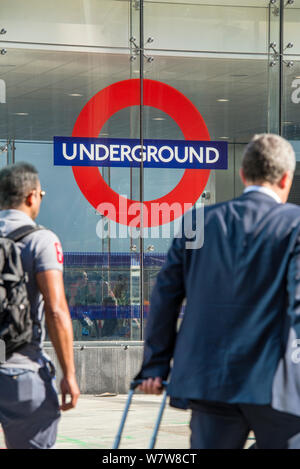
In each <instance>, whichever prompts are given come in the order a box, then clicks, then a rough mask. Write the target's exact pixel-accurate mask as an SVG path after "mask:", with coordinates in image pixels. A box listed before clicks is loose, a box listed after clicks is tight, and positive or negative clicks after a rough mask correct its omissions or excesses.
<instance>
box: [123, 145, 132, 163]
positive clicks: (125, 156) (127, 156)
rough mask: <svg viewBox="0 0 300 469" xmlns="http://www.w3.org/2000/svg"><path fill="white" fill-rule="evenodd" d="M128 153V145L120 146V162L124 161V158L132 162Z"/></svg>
mask: <svg viewBox="0 0 300 469" xmlns="http://www.w3.org/2000/svg"><path fill="white" fill-rule="evenodd" d="M130 151H131V148H130V146H129V145H121V161H124V158H127V159H128V161H132V158H131V156H130Z"/></svg>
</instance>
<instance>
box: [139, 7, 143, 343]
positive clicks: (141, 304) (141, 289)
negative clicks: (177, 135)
mask: <svg viewBox="0 0 300 469" xmlns="http://www.w3.org/2000/svg"><path fill="white" fill-rule="evenodd" d="M143 80H144V0H140V145H141V154H142V151H143V142H144V129H143V127H144V122H143V117H144V107H143V103H144V87H143ZM140 204H141V212H140V220H141V221H140V246H139V247H140V249H139V251H140V252H139V255H140V315H141V328H140V339H141V340H143V339H144V238H143V231H144V211H143V204H144V162H143V158H141V166H140Z"/></svg>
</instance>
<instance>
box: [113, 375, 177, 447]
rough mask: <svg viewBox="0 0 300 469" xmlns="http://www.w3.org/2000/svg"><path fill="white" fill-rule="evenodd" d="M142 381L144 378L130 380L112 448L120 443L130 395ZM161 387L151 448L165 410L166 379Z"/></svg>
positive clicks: (130, 399) (131, 395) (130, 398)
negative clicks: (160, 399) (161, 391)
mask: <svg viewBox="0 0 300 469" xmlns="http://www.w3.org/2000/svg"><path fill="white" fill-rule="evenodd" d="M144 381H145V379H137V380H135V381H132V382H131V383H130V391H129V393H128V398H127V401H126V405H125V409H124V412H123V415H122V419H121V423H120V426H119V430H118V433H117V435H116V438H115V441H114V444H113V447H112V449H118V448H119V444H120V441H121V437H122V433H123V428H124V425H125V421H126V418H127V414H128V411H129V407H130V404H131V401H132V397H133V395H134V393H135V390H136V388H137V387H138V386H139V385H140V384H142V383H143V382H144ZM162 387H163V388H164V393H163V398H162V402H161V405H160V408H159V413H158V417H157V419H156V422H155V428H154V430H153V433H152V436H151V439H150V443H149V449H153V448H154V446H155V442H156V438H157V434H158V430H159V426H160V422H161V419H162V416H163V413H164V410H165V406H166V401H167V395H168V394H167V388H168V382H167V381H162Z"/></svg>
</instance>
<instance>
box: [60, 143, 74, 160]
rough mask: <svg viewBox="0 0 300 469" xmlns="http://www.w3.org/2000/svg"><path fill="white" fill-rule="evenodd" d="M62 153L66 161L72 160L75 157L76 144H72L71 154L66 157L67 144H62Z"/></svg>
mask: <svg viewBox="0 0 300 469" xmlns="http://www.w3.org/2000/svg"><path fill="white" fill-rule="evenodd" d="M62 153H63V157H64V158H65V159H66V160H74V159H75V158H76V156H77V143H73V153H72V155H67V144H66V143H63V144H62Z"/></svg>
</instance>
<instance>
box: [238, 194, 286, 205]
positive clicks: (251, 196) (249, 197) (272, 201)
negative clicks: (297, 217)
mask: <svg viewBox="0 0 300 469" xmlns="http://www.w3.org/2000/svg"><path fill="white" fill-rule="evenodd" d="M238 198H239V199H241V200H256V201H257V202H269V203H270V204H274V205H281V204H280V203H278V202H277V201H276V200H275V199H273V197H271V196H270V195H269V194H266V193H265V192H259V191H249V192H243V194H242V195H241V196H240V197H238Z"/></svg>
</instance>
